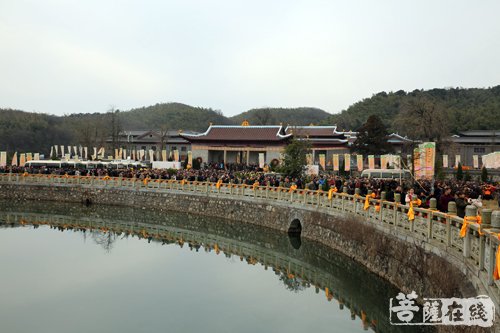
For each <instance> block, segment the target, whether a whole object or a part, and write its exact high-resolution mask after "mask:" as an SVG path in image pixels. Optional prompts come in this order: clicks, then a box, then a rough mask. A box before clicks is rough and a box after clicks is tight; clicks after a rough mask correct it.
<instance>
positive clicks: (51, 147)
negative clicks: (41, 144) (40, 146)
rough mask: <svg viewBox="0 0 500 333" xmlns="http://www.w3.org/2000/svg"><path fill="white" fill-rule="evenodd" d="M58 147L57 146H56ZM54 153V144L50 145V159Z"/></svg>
mask: <svg viewBox="0 0 500 333" xmlns="http://www.w3.org/2000/svg"><path fill="white" fill-rule="evenodd" d="M56 147H57V146H56ZM53 155H54V146H50V155H49V159H52V156H53Z"/></svg>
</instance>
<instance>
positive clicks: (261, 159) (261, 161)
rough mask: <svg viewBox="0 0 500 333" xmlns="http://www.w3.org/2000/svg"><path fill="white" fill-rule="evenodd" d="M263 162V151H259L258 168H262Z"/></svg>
mask: <svg viewBox="0 0 500 333" xmlns="http://www.w3.org/2000/svg"><path fill="white" fill-rule="evenodd" d="M264 164H265V161H264V153H259V168H261V169H262V168H263V167H264Z"/></svg>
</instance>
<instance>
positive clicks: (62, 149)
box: [61, 146, 64, 158]
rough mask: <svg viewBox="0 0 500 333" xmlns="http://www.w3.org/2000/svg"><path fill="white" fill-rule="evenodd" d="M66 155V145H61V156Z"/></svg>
mask: <svg viewBox="0 0 500 333" xmlns="http://www.w3.org/2000/svg"><path fill="white" fill-rule="evenodd" d="M63 157H64V146H61V158H63Z"/></svg>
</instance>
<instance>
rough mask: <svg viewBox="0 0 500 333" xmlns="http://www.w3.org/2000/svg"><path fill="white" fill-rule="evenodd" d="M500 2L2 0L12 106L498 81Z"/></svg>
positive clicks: (275, 98) (340, 102)
mask: <svg viewBox="0 0 500 333" xmlns="http://www.w3.org/2000/svg"><path fill="white" fill-rule="evenodd" d="M499 13H500V1H498V0H491V1H488V0H481V1H470V0H448V1H439V0H431V1H423V0H414V1H405V0H394V1H381V0H377V1H375V0H372V1H368V0H366V1H348V0H343V1H333V0H332V1H314V0H308V1H293V0H287V1H272V0H266V1H261V0H252V1H238V0H199V1H194V0H179V1H166V0H164V1H161V0H158V1H152V0H149V1H145V0H142V1H126V0H120V1H107V0H78V1H70V0H33V1H23V0H15V1H14V0H0V42H1V48H0V107H8V108H15V109H22V110H26V111H37V112H46V113H52V114H58V115H62V114H67V113H75V112H104V111H106V110H107V109H109V107H110V106H115V107H117V108H119V109H122V110H127V109H130V108H134V107H140V106H148V105H152V104H156V103H161V102H181V103H186V104H189V105H193V106H202V107H211V108H214V109H219V110H221V111H222V112H223V113H224V114H225V115H234V114H237V113H240V112H242V111H245V110H248V109H250V108H255V107H263V106H271V107H277V106H280V107H297V106H313V107H318V108H322V109H324V110H326V111H328V112H331V113H336V112H339V111H341V110H343V109H345V108H347V107H348V106H349V105H351V104H353V103H355V102H356V101H358V100H360V99H362V98H364V97H370V96H371V95H372V94H374V93H377V92H380V91H383V90H384V91H396V90H399V89H404V90H413V89H422V88H424V89H427V88H434V87H451V86H453V87H456V86H461V87H488V86H494V85H498V84H500V19H499Z"/></svg>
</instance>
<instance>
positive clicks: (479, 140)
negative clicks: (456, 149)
mask: <svg viewBox="0 0 500 333" xmlns="http://www.w3.org/2000/svg"><path fill="white" fill-rule="evenodd" d="M450 139H451V141H452V142H455V143H461V144H496V145H498V144H500V130H496V131H495V130H470V131H462V132H459V133H458V134H455V135H452V136H451V137H450Z"/></svg>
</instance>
